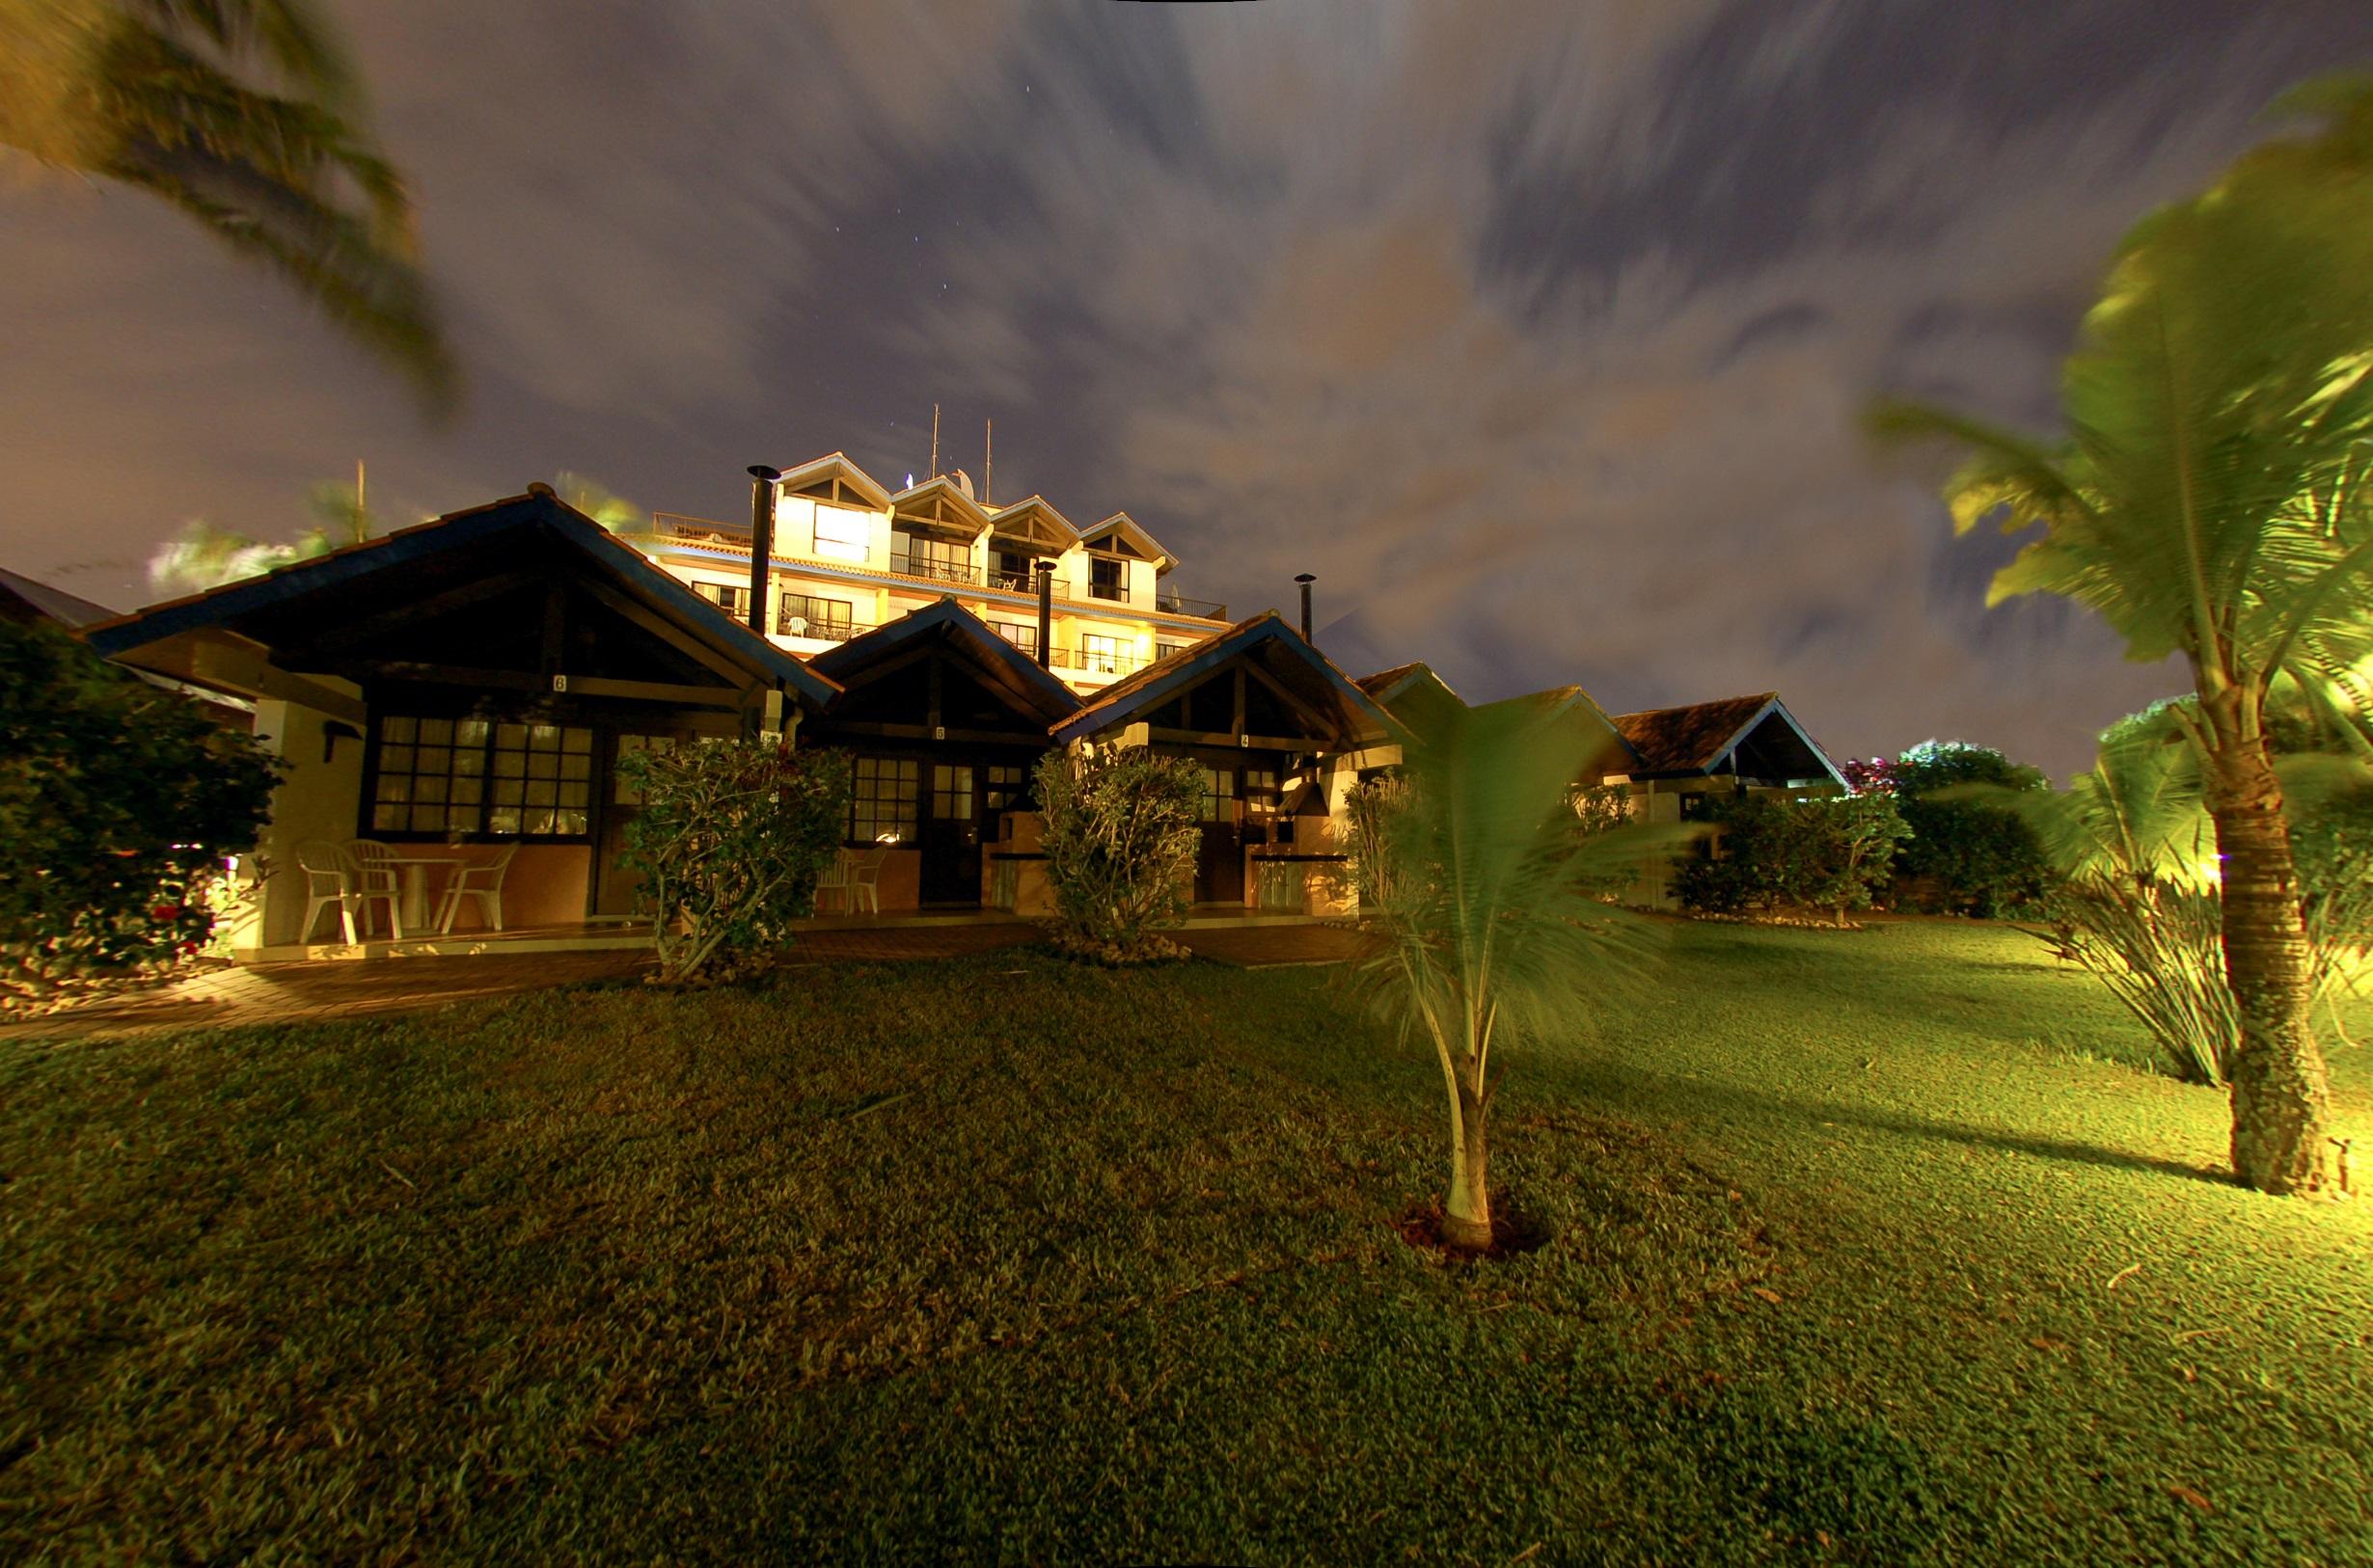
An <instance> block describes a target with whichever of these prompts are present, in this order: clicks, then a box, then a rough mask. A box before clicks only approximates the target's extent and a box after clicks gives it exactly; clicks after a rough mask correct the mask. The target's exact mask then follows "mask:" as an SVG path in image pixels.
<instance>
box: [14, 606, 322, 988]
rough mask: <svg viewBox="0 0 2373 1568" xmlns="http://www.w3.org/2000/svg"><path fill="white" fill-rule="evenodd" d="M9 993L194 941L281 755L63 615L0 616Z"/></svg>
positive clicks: (142, 968) (181, 955) (124, 967)
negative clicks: (121, 657)
mask: <svg viewBox="0 0 2373 1568" xmlns="http://www.w3.org/2000/svg"><path fill="white" fill-rule="evenodd" d="M0 714H5V715H6V716H7V718H6V743H5V745H0V1007H24V1006H28V1005H31V1004H34V1003H38V1002H41V1001H43V1000H45V999H47V998H49V997H51V996H54V995H55V994H56V993H57V991H58V990H59V988H60V987H63V986H65V985H67V984H68V983H69V982H75V981H87V980H94V979H105V978H108V977H120V976H125V975H138V974H144V973H154V972H155V971H157V970H158V969H161V968H166V967H170V966H171V965H173V964H176V963H178V962H180V961H181V960H184V959H186V958H188V957H190V956H191V955H193V954H195V953H197V952H198V951H199V950H200V949H201V948H203V947H204V946H205V942H206V939H207V937H208V936H209V935H210V934H211V933H212V931H213V928H214V921H215V906H216V904H217V903H218V901H219V898H220V887H219V883H220V881H221V873H222V871H223V867H224V862H225V861H226V859H227V858H228V857H229V856H231V855H232V854H236V853H240V852H245V851H246V850H247V849H249V848H250V847H251V846H252V845H254V843H255V842H256V837H257V835H258V834H259V832H261V831H262V828H263V825H264V823H265V821H266V820H267V818H268V816H269V814H270V810H271V798H272V786H273V785H274V783H275V782H277V780H278V776H279V775H278V767H277V764H276V763H275V762H274V761H273V760H272V759H271V758H269V757H267V756H265V755H264V754H263V753H262V751H260V750H259V748H258V747H257V745H256V743H255V742H254V741H253V740H251V739H249V738H248V737H247V736H244V735H234V734H232V733H230V732H228V731H225V730H223V729H222V728H220V727H219V726H218V725H217V724H216V723H215V722H214V721H213V720H212V719H211V718H209V717H208V716H206V714H205V712H204V711H203V710H202V709H200V708H199V707H198V705H197V704H195V703H193V702H191V701H190V700H189V699H187V698H186V697H183V696H181V695H180V694H178V693H177V692H174V691H171V690H167V689H163V688H161V687H157V686H154V685H151V684H150V683H149V682H147V681H144V680H142V679H140V678H139V677H138V676H136V675H134V674H132V673H131V672H130V671H129V670H126V669H123V668H121V667H119V666H117V665H114V664H110V663H108V662H106V661H104V660H102V659H100V658H99V657H98V656H97V655H95V654H94V653H92V652H91V651H90V650H89V649H88V648H86V647H84V646H83V645H82V644H81V643H80V642H78V641H77V640H75V639H74V638H73V637H72V636H70V635H68V634H67V633H66V632H65V631H63V630H62V629H60V628H58V627H56V626H52V625H49V624H47V623H42V622H13V621H0Z"/></svg>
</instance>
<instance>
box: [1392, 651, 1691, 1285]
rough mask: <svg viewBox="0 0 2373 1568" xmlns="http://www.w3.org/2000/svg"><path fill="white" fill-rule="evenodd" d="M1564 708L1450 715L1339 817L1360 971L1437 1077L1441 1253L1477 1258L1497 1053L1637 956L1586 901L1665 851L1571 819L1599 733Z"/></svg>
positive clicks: (1605, 738) (1606, 734)
mask: <svg viewBox="0 0 2373 1568" xmlns="http://www.w3.org/2000/svg"><path fill="white" fill-rule="evenodd" d="M1563 695H1566V693H1556V692H1544V693H1541V694H1540V695H1538V696H1534V697H1518V698H1513V699H1511V700H1510V701H1507V702H1499V703H1492V704H1489V705H1487V706H1485V707H1481V708H1474V709H1462V710H1459V712H1457V713H1455V714H1453V715H1451V716H1448V717H1447V718H1446V719H1445V721H1444V723H1443V724H1442V726H1441V728H1440V730H1439V732H1438V733H1432V734H1430V735H1429V736H1428V738H1427V740H1426V743H1424V744H1423V745H1416V744H1412V745H1411V746H1410V748H1409V751H1408V760H1407V762H1406V763H1405V766H1404V770H1403V772H1402V776H1401V777H1399V778H1397V779H1389V780H1385V781H1382V782H1380V783H1378V784H1372V785H1369V786H1367V787H1366V790H1365V792H1364V793H1363V795H1362V796H1361V797H1360V798H1358V799H1357V800H1356V802H1355V806H1354V821H1355V823H1356V824H1357V826H1356V827H1355V829H1354V834H1353V841H1352V845H1351V850H1352V859H1353V872H1354V877H1355V879H1356V882H1357V885H1358V889H1359V898H1360V918H1361V922H1362V924H1363V925H1364V926H1365V927H1366V928H1367V929H1368V930H1369V931H1370V932H1371V933H1373V934H1374V935H1375V936H1376V937H1377V944H1376V951H1375V955H1374V956H1373V957H1371V958H1369V959H1366V960H1362V962H1361V963H1360V966H1359V969H1358V971H1357V973H1358V974H1359V976H1360V977H1361V978H1362V979H1363V980H1364V981H1365V982H1366V983H1367V984H1368V986H1369V987H1370V988H1371V993H1372V995H1373V996H1374V998H1375V1000H1376V1001H1377V1004H1378V1005H1379V1008H1380V1009H1381V1010H1382V1011H1384V1012H1386V1013H1387V1014H1389V1015H1390V1016H1392V1017H1394V1018H1395V1019H1396V1020H1397V1021H1398V1022H1399V1023H1400V1024H1401V1025H1402V1027H1403V1028H1404V1029H1408V1030H1413V1031H1421V1032H1422V1033H1423V1034H1424V1036H1425V1038H1426V1039H1427V1040H1429V1041H1431V1042H1432V1046H1433V1051H1434V1057H1435V1059H1436V1061H1437V1062H1438V1063H1439V1064H1440V1066H1441V1069H1442V1082H1443V1088H1444V1091H1445V1093H1446V1095H1447V1096H1448V1101H1449V1107H1450V1189H1449V1193H1448V1196H1447V1198H1446V1199H1445V1201H1444V1203H1443V1205H1442V1208H1443V1220H1442V1239H1443V1241H1444V1242H1445V1243H1447V1244H1448V1245H1449V1246H1451V1247H1453V1248H1456V1249H1459V1250H1460V1251H1466V1252H1481V1251H1483V1250H1485V1249H1487V1248H1488V1247H1489V1246H1490V1244H1491V1200H1490V1194H1489V1188H1488V1185H1487V1174H1488V1152H1487V1144H1486V1140H1485V1123H1486V1120H1487V1117H1488V1115H1489V1112H1490V1108H1491V1098H1492V1093H1493V1090H1494V1089H1495V1087H1496V1085H1497V1081H1498V1072H1497V1071H1496V1070H1495V1064H1494V1062H1493V1052H1494V1050H1495V1048H1497V1047H1498V1046H1500V1045H1502V1044H1503V1043H1505V1042H1507V1041H1509V1040H1510V1039H1511V1038H1512V1037H1519V1036H1522V1035H1526V1034H1536V1035H1537V1034H1540V1033H1542V1032H1545V1031H1551V1030H1562V1031H1571V1030H1574V1029H1577V1028H1580V1027H1582V1026H1584V1025H1586V1024H1587V1022H1588V1020H1589V1017H1590V1014H1591V992H1592V990H1593V988H1594V986H1595V985H1596V984H1602V983H1604V982H1605V981H1606V980H1607V979H1608V978H1609V977H1610V975H1611V974H1612V973H1613V972H1615V971H1616V970H1617V969H1619V968H1621V967H1623V965H1624V964H1625V962H1626V961H1627V960H1628V959H1630V958H1631V957H1632V956H1634V954H1635V953H1636V949H1637V944H1638V942H1639V939H1640V936H1641V933H1642V932H1643V930H1644V928H1643V927H1642V926H1640V925H1639V924H1638V923H1637V922H1635V921H1634V920H1633V919H1632V918H1631V917H1630V916H1628V915H1626V914H1625V913H1624V912H1623V911H1622V910H1619V909H1617V908H1615V907H1613V906H1610V905H1607V904H1605V903H1602V902H1600V901H1599V900H1598V899H1596V898H1595V897H1593V896H1592V893H1591V891H1590V890H1591V888H1592V887H1593V886H1594V885H1598V884H1601V883H1603V882H1605V881H1606V879H1607V878H1608V874H1609V872H1610V871H1611V870H1612V869H1614V868H1616V867H1617V866H1619V865H1622V864H1623V863H1626V862H1628V863H1631V864H1633V865H1634V866H1635V867H1636V864H1637V862H1638V861H1639V860H1640V859H1641V858H1643V857H1645V856H1647V855H1649V854H1651V853H1654V852H1657V850H1658V849H1659V848H1660V847H1669V842H1670V839H1671V837H1672V835H1671V834H1670V833H1666V834H1659V835H1656V838H1655V839H1654V841H1652V842H1651V841H1650V837H1649V835H1648V834H1647V832H1646V831H1645V830H1643V829H1639V828H1628V827H1618V828H1615V829H1613V830H1611V831H1605V832H1597V833H1593V832H1589V831H1587V830H1586V828H1585V827H1584V825H1582V824H1580V823H1578V822H1577V821H1576V817H1575V813H1574V810H1573V808H1572V806H1571V805H1570V804H1569V801H1570V798H1571V796H1572V792H1573V788H1574V783H1575V781H1576V780H1577V779H1578V778H1581V777H1584V776H1587V775H1588V774H1590V773H1591V772H1592V770H1591V768H1590V765H1591V764H1592V763H1593V762H1594V761H1596V758H1597V757H1599V756H1600V755H1602V754H1603V752H1604V751H1605V749H1606V748H1607V747H1609V746H1610V745H1611V744H1612V743H1613V734H1612V732H1611V731H1609V730H1608V729H1607V728H1606V727H1605V725H1604V724H1603V722H1601V721H1598V720H1596V719H1595V718H1590V717H1587V716H1585V715H1584V714H1582V713H1580V712H1578V711H1576V709H1577V705H1572V704H1568V703H1561V702H1560V701H1559V700H1558V699H1559V698H1560V697H1561V696H1563Z"/></svg>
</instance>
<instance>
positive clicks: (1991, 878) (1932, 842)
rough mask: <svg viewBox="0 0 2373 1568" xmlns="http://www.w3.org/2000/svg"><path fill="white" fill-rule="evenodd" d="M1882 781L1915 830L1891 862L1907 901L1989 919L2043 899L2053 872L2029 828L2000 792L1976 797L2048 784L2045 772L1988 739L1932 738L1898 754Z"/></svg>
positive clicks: (1942, 911)
mask: <svg viewBox="0 0 2373 1568" xmlns="http://www.w3.org/2000/svg"><path fill="white" fill-rule="evenodd" d="M1886 780H1887V782H1888V784H1890V785H1891V786H1892V787H1893V789H1894V791H1895V795H1896V802H1897V804H1898V807H1899V809H1900V810H1901V812H1902V815H1903V821H1904V822H1905V824H1906V825H1909V826H1910V828H1911V830H1912V836H1911V839H1910V842H1908V843H1907V844H1905V845H1904V847H1903V851H1902V852H1901V853H1900V854H1899V855H1897V856H1896V866H1895V882H1896V887H1897V888H1898V889H1900V890H1901V897H1902V898H1903V900H1904V902H1907V903H1911V904H1913V905H1914V906H1917V907H1919V908H1922V909H1924V910H1926V911H1927V912H1929V913H1931V914H1971V915H1977V916H1979V917H1981V918H1984V919H1989V920H1990V919H1994V918H1997V917H1999V916H2002V915H2005V914H2009V913H2012V912H2015V911H2018V910H2028V909H2033V908H2036V907H2037V906H2040V905H2041V904H2042V903H2043V902H2044V899H2045V896H2046V894H2047V893H2048V892H2049V890H2050V884H2051V871H2050V867H2049V866H2048V864H2047V863H2046V861H2045V858H2044V854H2043V849H2042V846H2041V845H2040V844H2038V843H2037V842H2036V838H2035V831H2034V829H2033V828H2032V827H2031V826H2029V825H2028V824H2027V823H2026V821H2025V820H2024V819H2023V818H2021V816H2020V815H2019V813H2018V812H2017V811H2016V810H2015V809H2013V808H2012V807H2010V806H2008V805H2006V804H2004V803H2003V802H2002V800H2001V799H2000V798H1999V795H1997V796H1996V798H1973V796H1974V795H1977V794H1979V793H1984V792H2000V791H2004V790H2010V791H2022V792H2024V791H2031V790H2042V789H2045V788H2047V787H2048V786H2047V784H2046V781H2045V779H2044V776H2043V774H2042V773H2040V772H2038V771H2037V770H2034V769H2032V768H2029V767H2026V766H2025V765H2023V764H2020V763H2015V762H2012V761H2011V760H2010V759H2009V758H2008V757H2006V756H2005V755H2003V753H2001V752H2000V751H1996V750H1994V749H1993V748H1992V747H1990V746H1981V745H1969V744H1966V743H1963V742H1959V741H1944V742H1938V741H1929V742H1925V743H1922V744H1920V745H1916V746H1914V747H1912V748H1911V749H1910V750H1909V751H1906V752H1904V753H1903V755H1902V756H1900V757H1898V758H1896V761H1895V763H1894V765H1893V766H1892V767H1891V768H1889V769H1887V770H1886ZM1973 787H1983V792H1981V791H1978V790H1976V789H1974V788H1973Z"/></svg>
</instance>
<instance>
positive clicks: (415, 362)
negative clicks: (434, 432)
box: [0, 0, 460, 416]
mask: <svg viewBox="0 0 2373 1568" xmlns="http://www.w3.org/2000/svg"><path fill="white" fill-rule="evenodd" d="M0 146H6V147H13V148H15V149H18V150H19V151H22V152H25V153H28V154H30V155H31V156H33V157H34V158H36V159H38V160H40V161H41V162H42V163H45V164H48V165H50V166H52V167H54V168H59V169H64V170H70V171H72V172H75V173H78V174H83V175H88V176H95V177H98V178H103V179H112V180H116V181H118V182H120V183H123V184H126V185H130V186H133V187H135V188H137V189H141V190H145V191H148V192H149V193H150V194H151V195H153V196H156V197H158V198H160V199H161V200H163V201H165V202H167V203H171V204H173V205H174V206H176V207H177V208H179V209H180V210H181V211H182V212H183V213H184V214H186V215H188V216H189V217H191V218H193V219H195V220H196V221H197V222H198V223H200V224H201V225H202V226H204V227H205V229H206V230H209V231H210V232H212V233H213V234H214V235H215V236H216V237H217V238H219V239H221V240H222V241H223V242H224V243H226V244H228V245H229V246H231V247H232V250H234V251H236V252H238V253H239V254H241V255H243V256H246V257H251V258H253V259H255V260H258V261H260V262H262V263H264V264H265V265H267V266H270V267H272V268H274V269H275V270H277V271H279V272H280V273H282V274H283V275H284V276H285V277H286V278H287V279H288V280H289V281H290V282H292V283H293V284H295V285H296V286H297V287H298V288H299V289H300V290H301V291H302V292H304V293H305V294H306V295H307V296H308V297H309V298H311V299H312V300H313V301H314V304H315V305H316V306H317V307H319V308H320V309H321V311H323V312H324V313H325V314H326V315H327V316H328V317H329V318H330V319H331V320H332V321H333V322H334V323H336V324H337V325H338V326H339V327H340V328H341V329H342V330H343V331H344V332H345V333H346V334H347V335H348V336H350V337H351V338H354V339H355V340H356V341H358V342H360V343H362V344H363V345H364V346H365V347H366V348H368V350H369V351H370V352H371V353H372V354H373V355H374V356H376V357H377V358H378V359H380V360H381V361H382V362H383V363H384V364H386V365H389V366H390V367H392V368H394V369H395V370H396V371H397V372H398V373H399V374H401V375H402V376H403V377H404V378H405V379H406V380H408V381H409V382H410V383H411V384H412V386H413V389H414V391H415V392H416V393H417V394H418V395H419V397H420V399H421V401H422V404H423V408H424V409H425V410H426V411H427V412H429V413H430V414H432V415H439V416H441V415H444V414H447V413H450V410H451V409H452V407H453V405H454V402H455V400H456V398H457V396H458V392H459V385H460V381H459V374H458V371H457V370H456V367H455V365H454V364H453V361H452V358H451V356H450V353H449V352H448V350H447V348H446V345H445V340H444V336H443V333H442V331H441V329H440V327H439V325H438V320H437V313H436V310H435V306H434V303H433V301H432V300H431V298H430V295H429V291H428V287H427V285H426V283H425V281H424V280H423V277H422V275H421V272H420V269H419V267H418V265H417V245H416V240H415V235H414V230H413V220H412V206H411V199H410V196H409V194H408V193H407V191H406V190H405V187H404V182H403V179H402V176H400V175H398V174H397V173H396V171H395V167H394V166H393V165H391V164H390V163H389V162H388V161H387V160H386V159H385V158H384V157H382V156H381V155H380V154H379V152H378V150H377V149H376V147H375V146H374V145H373V142H372V139H371V137H370V135H369V132H368V113H367V109H366V106H365V105H364V104H363V102H362V99H361V95H360V93H359V91H358V89H357V87H356V84H355V80H354V76H353V72H352V71H351V69H350V68H348V66H347V64H346V60H345V54H344V50H343V48H342V46H341V44H340V42H339V41H338V40H337V38H336V36H335V33H334V31H333V30H332V29H331V27H330V26H329V25H328V23H327V22H326V20H325V19H324V18H323V17H322V16H321V15H320V14H318V13H317V12H316V11H315V10H314V8H313V6H311V5H310V4H307V3H305V0H0Z"/></svg>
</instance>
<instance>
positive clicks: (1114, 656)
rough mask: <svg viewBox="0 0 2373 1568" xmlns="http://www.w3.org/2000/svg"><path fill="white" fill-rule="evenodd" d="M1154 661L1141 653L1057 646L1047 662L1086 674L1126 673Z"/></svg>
mask: <svg viewBox="0 0 2373 1568" xmlns="http://www.w3.org/2000/svg"><path fill="white" fill-rule="evenodd" d="M1048 662H1049V663H1050V664H1051V665H1052V666H1053V667H1054V668H1056V669H1076V670H1078V671H1080V672H1081V673H1083V674H1087V675H1128V674H1132V673H1133V672H1134V671H1137V670H1141V669H1143V668H1144V667H1145V666H1146V665H1148V664H1150V663H1152V662H1154V661H1153V660H1151V659H1148V658H1146V657H1145V656H1144V655H1142V654H1134V653H1105V652H1103V651H1097V652H1093V653H1091V652H1090V651H1088V650H1087V649H1085V648H1065V647H1061V646H1057V647H1056V648H1054V649H1053V650H1052V654H1051V656H1050V658H1049V660H1048Z"/></svg>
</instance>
